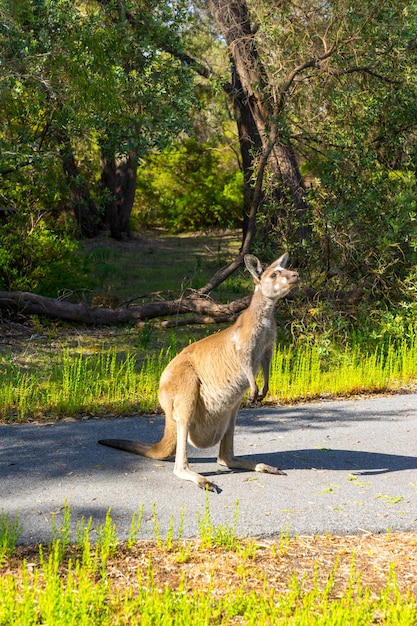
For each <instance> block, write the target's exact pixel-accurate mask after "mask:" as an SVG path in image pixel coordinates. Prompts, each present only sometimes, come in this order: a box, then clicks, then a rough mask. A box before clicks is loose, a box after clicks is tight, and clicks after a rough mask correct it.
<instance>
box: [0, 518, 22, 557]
mask: <svg viewBox="0 0 417 626" xmlns="http://www.w3.org/2000/svg"><path fill="white" fill-rule="evenodd" d="M21 530H22V527H21V525H20V524H19V518H18V516H17V515H16V517H15V519H14V520H13V522H10V520H9V516H8V515H7V514H4V513H1V514H0V566H1V565H2V564H3V562H4V560H5V559H6V557H8V556H10V554H11V553H12V552H13V550H14V549H15V547H16V544H17V542H18V540H19V536H20V533H21Z"/></svg>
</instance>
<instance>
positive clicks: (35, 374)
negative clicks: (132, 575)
mask: <svg viewBox="0 0 417 626" xmlns="http://www.w3.org/2000/svg"><path fill="white" fill-rule="evenodd" d="M140 341H141V345H139V346H138V349H137V350H136V351H135V352H133V351H132V352H130V351H123V352H118V351H117V350H116V349H115V348H103V349H101V350H98V351H92V350H86V352H84V351H83V349H82V348H81V349H78V350H70V349H68V348H64V349H62V350H60V351H57V352H56V353H54V354H51V353H45V354H44V355H41V354H40V355H39V356H38V358H37V359H36V360H33V359H27V360H26V361H25V360H22V359H20V360H19V362H17V361H13V360H12V359H3V362H2V363H0V374H1V379H2V383H1V385H0V415H1V417H2V418H3V419H4V420H6V421H24V420H27V419H40V420H44V419H55V418H62V417H67V416H75V417H76V416H80V415H95V416H103V415H132V414H135V413H149V412H154V411H155V410H156V409H157V407H158V398H157V394H158V385H159V377H160V375H161V372H162V371H163V369H164V368H165V367H166V365H167V364H168V362H169V360H170V359H171V358H172V357H173V356H174V355H175V353H174V351H173V350H172V349H170V348H165V347H164V348H159V349H156V350H155V349H152V347H150V348H149V349H148V348H147V344H145V338H144V337H141V339H140ZM146 341H148V340H147V339H146ZM131 347H132V346H131ZM175 348H177V350H179V349H180V348H181V346H175ZM127 349H128V348H127ZM416 379H417V342H416V341H415V340H414V339H409V340H408V341H404V342H402V343H397V344H389V343H386V344H382V345H381V346H380V347H379V348H377V349H375V350H373V351H370V350H369V349H365V348H363V347H361V345H360V344H355V345H353V346H350V347H349V348H346V349H345V350H343V351H341V350H337V349H335V350H333V351H332V352H331V354H328V353H323V350H322V347H321V346H320V345H319V344H317V345H316V344H314V343H312V342H310V341H305V342H303V341H301V340H299V341H298V342H297V343H296V344H295V345H289V346H282V347H281V346H278V347H277V350H276V352H275V355H274V359H273V363H272V368H271V379H270V392H269V396H268V399H269V401H279V402H294V401H299V400H305V399H309V398H310V399H311V398H317V397H337V396H348V395H351V394H356V393H361V392H362V393H363V392H368V393H371V392H382V391H387V390H395V389H399V388H401V387H404V386H406V385H408V384H410V383H412V382H413V381H415V380H416Z"/></svg>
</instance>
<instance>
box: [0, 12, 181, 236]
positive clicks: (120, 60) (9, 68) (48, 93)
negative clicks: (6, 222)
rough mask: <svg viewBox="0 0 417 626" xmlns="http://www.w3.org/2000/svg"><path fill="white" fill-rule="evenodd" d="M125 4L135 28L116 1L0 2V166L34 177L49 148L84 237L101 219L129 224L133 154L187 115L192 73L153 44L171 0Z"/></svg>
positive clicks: (163, 137)
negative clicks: (0, 26)
mask: <svg viewBox="0 0 417 626" xmlns="http://www.w3.org/2000/svg"><path fill="white" fill-rule="evenodd" d="M133 10H134V15H135V19H136V23H137V25H139V24H140V28H139V27H138V28H136V30H135V31H134V32H133V31H132V29H131V27H130V24H129V22H128V20H127V19H126V15H125V13H124V11H123V7H121V6H118V4H117V3H102V4H100V3H98V2H97V3H79V4H77V3H74V2H71V1H69V0H57V1H55V2H50V1H48V0H43V1H42V2H31V1H29V0H23V1H22V2H19V3H8V5H7V6H6V7H5V8H4V10H3V15H4V20H5V28H4V30H3V32H2V33H0V37H2V43H4V44H5V45H4V47H3V48H2V63H1V65H0V80H1V82H2V87H4V89H5V93H4V96H3V98H2V99H1V101H0V106H1V107H2V113H3V116H2V117H3V120H4V121H3V129H4V130H3V138H4V142H5V144H7V145H8V146H9V145H11V144H13V148H14V150H13V152H14V154H13V153H12V154H11V153H10V150H8V151H7V152H6V154H7V157H6V158H5V159H4V160H3V162H2V163H0V172H1V173H2V175H3V178H5V177H6V176H7V177H8V178H9V179H10V177H11V178H13V177H15V176H20V179H21V182H22V181H23V179H24V176H25V172H26V170H25V169H24V168H30V169H31V172H32V173H33V172H36V175H37V176H38V177H39V178H40V177H42V176H43V175H45V172H46V171H48V172H49V171H50V170H51V168H54V167H56V162H54V161H53V157H54V156H55V157H58V158H59V159H60V161H61V163H62V167H63V170H64V174H65V180H66V181H67V185H68V186H67V190H65V189H64V187H61V190H60V192H61V194H62V195H64V194H65V191H67V193H68V191H69V197H70V200H71V203H72V207H73V211H74V215H75V218H76V220H77V223H78V227H79V230H80V232H81V234H82V235H84V236H87V237H91V236H94V235H95V234H97V232H98V231H99V229H100V228H101V227H102V225H103V223H106V222H107V224H108V225H109V226H110V229H111V234H112V236H114V237H116V238H120V237H121V236H123V234H124V233H126V232H128V230H129V225H128V220H129V215H130V211H131V208H132V205H133V197H134V190H135V170H136V164H137V160H138V159H139V158H140V157H141V156H143V155H144V154H146V153H147V152H149V151H150V150H152V149H154V148H155V147H160V146H164V145H166V144H167V143H168V142H169V141H170V140H171V139H172V138H173V137H176V136H177V135H178V133H179V132H181V131H182V130H184V129H185V128H187V126H188V125H189V123H190V122H189V119H190V116H189V109H190V106H191V105H192V103H193V78H192V76H191V75H190V73H189V72H188V71H187V70H186V69H185V68H184V67H182V64H181V63H180V62H178V61H175V62H173V61H172V59H171V58H170V57H169V55H167V54H166V53H165V52H163V51H161V48H160V47H158V44H157V42H158V37H159V36H160V35H159V31H162V32H163V33H164V37H166V35H165V30H167V29H168V28H169V30H170V32H171V33H172V35H171V36H174V34H175V31H176V29H177V28H178V23H179V22H180V21H181V19H182V18H181V15H180V14H179V12H176V11H175V10H174V8H173V5H172V3H166V4H165V3H161V2H153V3H152V2H147V3H136V4H135V6H134V7H133ZM168 24H169V26H168ZM19 99H20V101H19ZM15 138H17V141H16V140H15ZM100 168H102V172H101V174H102V175H100ZM99 182H100V184H98V183H99ZM0 192H1V189H0ZM8 203H9V201H8ZM61 203H62V202H61ZM56 204H57V203H56ZM103 206H104V210H102V207H103Z"/></svg>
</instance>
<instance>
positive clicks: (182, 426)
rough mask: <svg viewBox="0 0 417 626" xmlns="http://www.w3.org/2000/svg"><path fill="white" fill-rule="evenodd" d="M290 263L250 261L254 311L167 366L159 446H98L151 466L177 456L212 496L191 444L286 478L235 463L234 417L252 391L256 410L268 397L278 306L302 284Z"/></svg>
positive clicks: (177, 469) (182, 470)
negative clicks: (194, 463) (196, 468)
mask: <svg viewBox="0 0 417 626" xmlns="http://www.w3.org/2000/svg"><path fill="white" fill-rule="evenodd" d="M287 261H288V255H287V254H284V255H282V256H281V257H280V258H279V259H277V260H276V261H274V263H272V264H271V265H270V266H269V267H268V268H266V270H265V271H263V270H262V266H261V263H260V262H259V260H258V259H257V258H256V257H255V256H253V255H250V254H248V255H246V256H245V264H246V267H247V268H248V270H249V271H250V273H251V274H252V276H253V279H254V282H255V291H254V294H253V297H252V300H251V303H250V305H249V307H248V308H247V309H246V310H245V311H243V312H242V313H241V314H240V316H239V317H238V319H237V320H236V322H235V323H234V324H233V325H232V326H230V327H229V328H226V329H225V330H223V331H221V332H219V333H216V334H214V335H210V336H209V337H206V338H205V339H201V340H200V341H196V342H195V343H193V344H191V345H190V346H188V347H186V348H184V350H182V352H180V354H178V355H177V356H176V357H175V358H174V359H173V360H172V361H171V362H170V363H169V364H168V366H167V367H166V369H165V370H164V372H163V373H162V376H161V380H160V385H159V402H160V405H161V407H162V409H163V410H164V412H165V432H164V435H163V437H162V439H161V441H159V442H158V443H156V444H154V445H148V444H144V443H140V442H136V441H127V440H123V439H105V440H102V441H100V442H99V443H101V444H103V445H107V446H111V447H114V448H119V449H121V450H127V451H128V452H134V453H135V454H140V455H142V456H146V457H149V458H152V459H167V458H169V457H171V456H173V455H174V454H175V466H174V474H175V475H176V476H178V477H179V478H183V479H185V480H191V481H193V482H194V483H195V484H196V485H198V486H199V487H201V488H208V489H209V490H211V491H216V490H217V487H216V485H214V484H213V483H211V482H209V481H208V480H207V479H206V478H204V477H203V476H201V475H200V474H197V473H196V472H193V471H192V470H191V469H190V468H189V465H188V459H187V441H189V442H190V443H192V444H193V445H194V446H196V447H197V448H209V447H211V446H214V445H215V444H217V443H219V442H220V450H219V455H218V463H220V465H225V466H226V467H229V468H237V469H248V470H254V471H256V472H268V473H272V474H281V473H282V472H281V471H280V470H279V469H278V468H276V467H271V466H270V465H265V464H264V463H256V462H253V461H250V460H247V459H242V458H237V457H235V456H234V451H233V437H234V429H235V422H236V415H237V412H238V409H239V407H240V404H241V401H242V398H243V396H244V394H245V392H246V391H247V389H248V388H250V400H251V401H252V402H254V401H256V400H261V399H262V398H264V397H265V395H266V393H267V392H268V381H269V369H270V365H271V359H272V352H273V349H274V345H275V340H276V328H275V322H274V317H273V313H274V308H275V304H276V302H277V300H278V299H279V298H282V297H283V296H285V295H286V294H287V293H288V292H289V291H290V289H291V288H292V287H293V286H294V285H295V284H296V283H297V282H298V280H299V278H298V274H297V272H293V271H289V270H286V269H285V266H286V264H287ZM260 368H262V371H263V387H262V390H261V392H260V393H259V390H258V386H257V384H256V381H255V378H256V375H257V373H258V370H259V369H260Z"/></svg>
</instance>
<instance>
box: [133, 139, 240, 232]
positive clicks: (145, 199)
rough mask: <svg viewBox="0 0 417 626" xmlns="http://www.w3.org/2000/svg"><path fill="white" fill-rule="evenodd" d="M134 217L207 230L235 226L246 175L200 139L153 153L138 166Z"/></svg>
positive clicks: (172, 226) (176, 227) (179, 227)
mask: <svg viewBox="0 0 417 626" xmlns="http://www.w3.org/2000/svg"><path fill="white" fill-rule="evenodd" d="M136 207H137V208H136V212H135V218H136V219H137V220H138V222H139V224H142V225H146V226H154V225H162V226H165V227H168V228H169V229H171V230H177V231H178V230H183V231H184V230H202V229H207V228H213V227H230V226H236V225H237V224H238V223H239V221H240V219H241V213H242V209H241V207H242V175H241V173H240V172H238V171H236V168H235V167H234V166H233V163H232V161H231V157H230V156H229V157H228V160H225V157H224V156H222V155H221V154H220V152H219V151H218V150H216V148H215V147H213V146H211V145H209V144H208V143H199V142H198V141H197V140H196V139H186V140H183V141H182V142H181V143H180V144H179V145H178V146H173V147H170V148H167V149H166V150H164V151H163V152H162V153H158V154H154V155H152V156H150V157H148V158H147V159H146V160H145V162H144V163H143V165H141V167H140V168H139V170H138V181H137V199H136Z"/></svg>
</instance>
